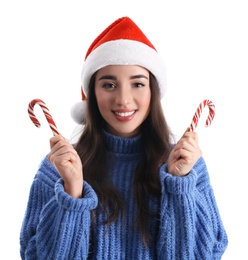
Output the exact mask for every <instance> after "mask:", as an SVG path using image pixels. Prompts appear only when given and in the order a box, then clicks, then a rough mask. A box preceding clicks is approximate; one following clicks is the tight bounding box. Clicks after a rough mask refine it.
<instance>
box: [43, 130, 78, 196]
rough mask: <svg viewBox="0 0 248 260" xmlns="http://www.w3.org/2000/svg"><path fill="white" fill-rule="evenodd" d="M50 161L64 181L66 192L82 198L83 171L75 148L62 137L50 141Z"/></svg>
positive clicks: (58, 136)
mask: <svg viewBox="0 0 248 260" xmlns="http://www.w3.org/2000/svg"><path fill="white" fill-rule="evenodd" d="M50 147H51V152H50V154H49V157H48V159H49V161H50V162H51V163H52V164H53V165H54V167H55V168H56V169H57V171H58V172H59V174H60V176H61V178H62V179H63V180H64V188H65V191H66V192H67V193H68V194H69V195H71V196H72V197H75V198H79V197H82V191H83V170H82V163H81V160H80V157H79V156H78V154H77V152H76V150H75V149H74V148H73V146H72V145H71V144H70V143H69V142H68V141H67V140H66V139H65V138H64V137H63V136H61V135H56V136H54V137H52V138H51V139H50Z"/></svg>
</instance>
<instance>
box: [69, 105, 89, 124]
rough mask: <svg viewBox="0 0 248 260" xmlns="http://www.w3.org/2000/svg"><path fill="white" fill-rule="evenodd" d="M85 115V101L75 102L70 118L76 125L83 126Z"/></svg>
mask: <svg viewBox="0 0 248 260" xmlns="http://www.w3.org/2000/svg"><path fill="white" fill-rule="evenodd" d="M85 115H86V101H80V102H77V103H76V104H75V105H74V106H73V107H72V108H71V117H72V119H73V120H74V121H75V122H76V123H78V124H80V125H83V124H84V123H85Z"/></svg>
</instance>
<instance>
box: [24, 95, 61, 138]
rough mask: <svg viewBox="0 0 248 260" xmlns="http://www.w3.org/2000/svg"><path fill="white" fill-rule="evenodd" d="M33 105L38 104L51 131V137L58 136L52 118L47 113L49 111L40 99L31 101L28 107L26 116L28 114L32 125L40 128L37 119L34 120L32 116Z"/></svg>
mask: <svg viewBox="0 0 248 260" xmlns="http://www.w3.org/2000/svg"><path fill="white" fill-rule="evenodd" d="M35 104H38V105H39V106H40V107H41V108H42V111H43V113H44V115H45V117H46V119H47V122H48V123H49V126H50V128H51V129H52V132H53V135H58V134H59V132H58V130H57V127H56V125H55V123H54V121H53V118H52V116H51V114H50V112H49V109H48V108H47V106H46V104H45V102H43V101H42V100H41V99H33V100H32V101H31V102H30V103H29V105H28V114H29V117H30V119H31V120H32V122H33V123H34V125H35V126H36V127H40V122H39V121H38V119H37V118H36V116H35V114H34V106H35Z"/></svg>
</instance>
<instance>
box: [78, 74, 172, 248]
mask: <svg viewBox="0 0 248 260" xmlns="http://www.w3.org/2000/svg"><path fill="white" fill-rule="evenodd" d="M149 78H150V89H151V104H150V113H149V115H148V116H147V118H146V120H145V121H144V122H143V124H142V127H141V129H142V130H141V131H142V138H143V142H142V143H143V149H144V153H143V157H142V159H141V161H140V162H139V164H138V167H137V168H136V171H135V178H134V183H133V188H134V192H135V196H136V202H137V216H136V224H137V226H138V228H139V229H140V231H141V235H142V241H143V243H144V244H145V245H148V244H149V242H151V235H150V231H149V229H148V225H147V222H148V218H149V217H150V216H151V214H152V212H150V211H149V208H148V204H147V199H146V198H148V197H150V196H155V197H157V198H158V199H159V198H160V195H161V184H160V178H159V168H160V166H161V165H162V164H163V163H164V162H166V161H167V159H168V156H169V153H170V141H171V140H170V138H171V137H172V135H171V133H170V130H169V127H168V125H167V123H166V120H165V118H164V114H163V110H162V106H161V103H160V91H159V86H158V83H157V81H156V79H155V77H154V76H153V75H152V74H151V73H150V77H149ZM94 85H95V74H94V75H93V76H92V78H91V81H90V85H89V93H88V96H87V102H88V103H87V108H88V109H87V111H86V123H85V126H84V130H83V133H82V135H81V137H80V138H79V140H78V142H77V145H76V150H77V152H78V154H79V156H80V158H81V160H82V164H83V174H84V180H85V181H87V182H88V183H89V184H90V185H91V186H92V188H93V189H94V190H95V192H96V194H97V196H98V200H99V203H100V205H101V206H102V208H103V209H104V211H105V213H106V214H107V221H106V223H107V224H110V223H111V222H112V221H114V220H115V219H117V218H118V216H119V213H120V212H121V211H122V210H123V202H122V201H121V198H120V196H119V194H118V191H117V190H115V189H114V187H112V186H111V184H110V182H109V181H108V178H107V176H108V169H107V167H106V161H107V160H106V156H105V155H106V152H105V146H104V142H103V137H102V128H103V125H104V119H103V117H102V116H101V114H100V111H99V109H98V106H97V101H96V96H95V91H94ZM96 162H97V163H96ZM99 173H101V174H99Z"/></svg>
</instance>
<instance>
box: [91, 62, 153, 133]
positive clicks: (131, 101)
mask: <svg viewBox="0 0 248 260" xmlns="http://www.w3.org/2000/svg"><path fill="white" fill-rule="evenodd" d="M95 94H96V100H97V104H98V108H99V111H100V113H101V115H102V117H103V118H104V120H105V121H106V123H107V130H108V131H109V132H110V133H112V134H114V135H117V136H122V137H132V136H135V135H137V134H138V133H139V132H140V125H141V124H142V123H143V122H144V120H145V119H146V117H147V115H148V114H149V111H150V101H151V90H150V85H149V71H148V70H146V69H144V68H143V67H140V66H133V65H110V66H106V67H104V68H102V69H100V70H99V71H98V72H97V73H96V81H95Z"/></svg>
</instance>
